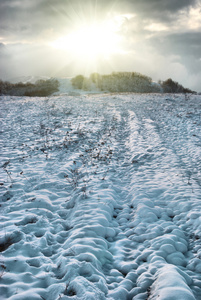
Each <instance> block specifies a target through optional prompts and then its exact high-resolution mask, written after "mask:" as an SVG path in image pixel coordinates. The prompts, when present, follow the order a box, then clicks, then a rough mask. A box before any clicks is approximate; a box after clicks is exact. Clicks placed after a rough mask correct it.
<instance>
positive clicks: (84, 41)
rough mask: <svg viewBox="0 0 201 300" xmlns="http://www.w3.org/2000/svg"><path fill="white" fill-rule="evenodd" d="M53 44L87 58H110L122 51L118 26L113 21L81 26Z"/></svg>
mask: <svg viewBox="0 0 201 300" xmlns="http://www.w3.org/2000/svg"><path fill="white" fill-rule="evenodd" d="M51 46H52V47H54V48H56V49H60V50H64V51H67V52H69V53H71V55H74V56H79V58H80V57H82V59H87V60H94V59H97V58H100V57H102V58H103V57H104V58H109V57H110V56H111V55H113V54H115V53H120V52H121V51H122V50H121V36H120V35H119V33H118V27H117V26H116V28H115V26H114V23H112V22H103V23H100V24H97V23H95V24H91V25H84V26H80V28H78V29H77V30H74V31H72V32H70V33H68V34H67V35H65V36H62V37H59V38H58V39H56V40H55V41H53V42H52V43H51Z"/></svg>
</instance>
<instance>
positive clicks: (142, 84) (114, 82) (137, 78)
mask: <svg viewBox="0 0 201 300" xmlns="http://www.w3.org/2000/svg"><path fill="white" fill-rule="evenodd" d="M71 83H72V85H73V87H74V88H78V89H83V90H93V89H94V87H95V88H96V89H98V90H100V91H108V92H134V93H151V92H160V91H161V90H160V86H159V85H158V84H153V82H152V79H151V78H150V77H148V76H145V75H142V74H140V73H137V72H113V73H112V74H109V75H100V74H98V73H92V74H91V75H90V77H89V78H87V77H84V76H83V75H78V76H76V77H74V78H73V79H72V80H71Z"/></svg>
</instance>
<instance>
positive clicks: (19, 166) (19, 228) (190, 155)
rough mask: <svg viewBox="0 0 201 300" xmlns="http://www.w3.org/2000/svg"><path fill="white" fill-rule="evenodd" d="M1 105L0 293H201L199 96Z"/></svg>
mask: <svg viewBox="0 0 201 300" xmlns="http://www.w3.org/2000/svg"><path fill="white" fill-rule="evenodd" d="M0 112H1V131H0V133H1V139H0V148H1V163H0V166H1V168H0V196H1V200H0V212H1V218H0V228H1V235H0V251H1V252H0V295H1V299H10V300H25V299H26V300H27V299H29V300H36V299H40V300H41V299H45V300H59V299H63V300H64V299H83V300H94V299H97V300H101V299H110V300H112V299H115V300H124V299H125V300H127V299H134V300H137V299H141V300H146V299H149V300H155V299H157V300H193V299H197V300H199V299H201V159H200V158H201V96H195V95H192V96H188V97H185V96H184V95H154V94H150V95H135V94H127V95H125V94H124V95H123V94H122V95H81V96H75V95H74V96H69V95H63V96H52V97H49V98H28V97H3V96H2V97H1V98H0Z"/></svg>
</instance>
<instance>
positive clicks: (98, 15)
mask: <svg viewBox="0 0 201 300" xmlns="http://www.w3.org/2000/svg"><path fill="white" fill-rule="evenodd" d="M0 44H1V45H3V46H4V47H0V65H1V68H0V78H2V79H5V78H6V79H9V78H10V77H13V76H18V75H19V76H22V75H45V76H75V75H77V74H83V75H89V74H90V73H92V72H99V73H102V74H103V73H111V72H112V71H136V72H141V73H144V74H146V75H148V76H150V77H152V78H153V79H154V80H158V79H161V80H165V79H167V77H172V79H173V80H176V81H179V82H181V84H183V85H184V86H188V87H189V88H192V89H193V90H199V89H200V85H199V84H198V82H200V81H201V71H200V70H201V60H200V58H201V55H200V53H201V0H175V1H169V0H141V1H137V0H133V1H130V0H125V1H115V0H96V1H94V0H85V1H83V0H58V1H52V0H43V1H41V0H35V1H27V0H18V1H14V0H10V1H7V0H1V1H0ZM30 73H31V74H30ZM189 82H190V83H191V86H189V84H188V83H189ZM194 83H195V84H194Z"/></svg>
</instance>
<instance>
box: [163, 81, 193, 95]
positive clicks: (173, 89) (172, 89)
mask: <svg viewBox="0 0 201 300" xmlns="http://www.w3.org/2000/svg"><path fill="white" fill-rule="evenodd" d="M159 84H160V85H161V87H162V89H163V92H164V93H190V94H196V92H195V91H191V90H190V89H188V88H184V87H183V86H182V85H181V84H179V83H178V82H176V81H173V80H172V79H171V78H169V79H167V80H165V81H159Z"/></svg>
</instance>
